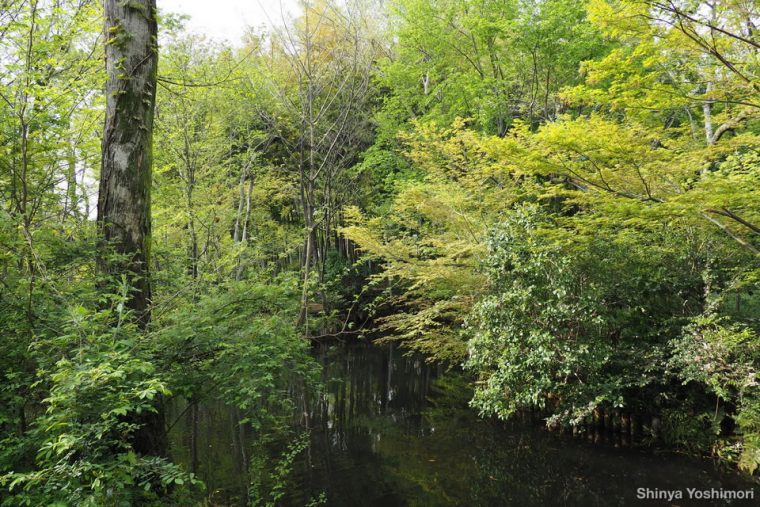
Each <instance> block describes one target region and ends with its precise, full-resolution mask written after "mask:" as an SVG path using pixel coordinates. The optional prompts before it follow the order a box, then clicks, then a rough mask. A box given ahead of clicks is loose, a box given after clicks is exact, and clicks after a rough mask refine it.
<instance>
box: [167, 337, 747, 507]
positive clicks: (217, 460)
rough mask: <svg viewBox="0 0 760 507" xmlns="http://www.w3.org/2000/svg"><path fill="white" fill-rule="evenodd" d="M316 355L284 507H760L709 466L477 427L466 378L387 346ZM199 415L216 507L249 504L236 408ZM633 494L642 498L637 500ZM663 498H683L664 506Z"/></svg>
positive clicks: (509, 427) (244, 445)
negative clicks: (730, 494) (318, 501)
mask: <svg viewBox="0 0 760 507" xmlns="http://www.w3.org/2000/svg"><path fill="white" fill-rule="evenodd" d="M315 354H316V356H317V357H318V359H319V361H320V362H321V363H322V365H323V366H324V371H323V381H324V383H325V386H326V387H325V390H324V392H323V393H322V394H321V395H319V396H318V398H317V399H312V400H310V401H309V400H308V399H307V397H306V396H304V397H303V399H302V406H301V407H299V409H298V418H297V419H298V421H297V422H296V424H298V425H300V426H303V427H308V428H309V429H310V431H311V437H310V441H309V445H308V447H307V448H306V449H305V450H304V451H303V452H302V453H301V454H299V456H298V458H297V459H296V460H295V462H294V463H293V466H292V471H291V479H290V480H291V483H290V484H289V486H288V488H287V491H286V492H285V496H284V498H283V499H282V500H281V501H280V503H281V504H282V505H294V506H295V505H305V504H306V503H307V502H308V501H309V500H310V499H312V498H315V497H318V496H319V495H320V494H324V495H325V497H326V498H327V503H326V505H331V506H341V507H342V506H346V507H348V506H351V507H354V506H361V507H372V506H378V507H393V506H446V505H451V506H492V505H493V506H515V507H523V506H605V507H606V506H627V505H649V506H659V505H760V486H758V485H757V484H753V483H752V482H749V481H748V480H747V479H745V478H742V477H741V476H739V475H737V474H734V473H731V472H728V471H721V470H720V469H719V468H717V467H716V466H715V465H714V464H713V463H712V462H710V461H707V460H699V459H693V458H687V457H685V456H681V455H677V454H673V453H653V452H651V451H647V450H644V449H641V448H638V447H636V446H633V447H631V446H627V443H626V442H624V441H622V440H620V438H619V437H618V438H615V437H614V436H607V435H597V436H592V437H590V436H576V437H573V436H567V435H566V436H562V435H557V434H553V433H549V432H547V431H545V430H543V429H541V428H539V427H536V426H535V425H533V424H504V423H499V422H496V421H485V420H481V419H479V418H478V417H476V415H475V414H474V412H473V411H472V410H471V409H469V408H468V406H467V401H468V399H469V397H470V395H471V392H470V390H469V388H468V386H467V383H466V382H465V380H464V379H463V377H462V376H461V374H459V373H457V372H451V371H449V372H446V371H444V370H442V369H441V368H440V367H437V366H435V365H429V364H426V363H425V362H424V361H423V360H422V359H421V358H419V357H415V356H408V355H403V354H402V353H401V352H400V351H399V350H397V349H394V348H391V347H390V346H384V347H379V346H372V345H368V344H358V345H357V344H354V345H335V346H330V347H327V346H326V347H323V348H321V349H319V350H317V351H315ZM190 417H191V414H189V413H188V414H187V415H186V416H184V418H183V419H189V418H190ZM196 417H197V419H196V420H197V421H198V423H197V428H198V435H197V449H198V451H197V455H196V462H197V470H198V474H199V475H200V477H201V478H202V479H204V481H206V483H207V484H208V486H209V492H210V493H211V494H212V497H213V498H214V499H216V502H217V503H215V504H216V505H237V504H239V505H242V504H244V502H245V500H244V496H245V493H244V492H245V490H246V485H247V483H248V481H249V474H248V471H247V469H248V466H249V465H250V462H251V460H252V459H254V458H255V456H251V449H250V448H249V445H248V443H249V442H250V440H251V438H252V434H253V433H254V432H252V431H250V429H247V428H246V427H245V426H240V425H239V424H238V421H239V419H240V414H239V413H236V411H235V410H234V409H229V408H224V407H221V406H217V407H210V406H206V407H201V409H200V410H199V412H198V414H197V416H196ZM189 427H190V425H189V422H188V421H185V420H181V421H180V424H178V425H177V428H175V430H174V433H175V436H174V439H173V440H174V442H175V449H174V452H175V455H176V456H177V457H178V459H180V460H181V461H184V462H185V463H186V464H188V466H189V464H190V461H191V460H192V457H191V453H190V451H189V447H188V445H189V438H187V437H188V432H189ZM177 434H178V435H177ZM753 486H754V489H755V492H754V495H755V499H756V500H754V501H751V500H750V501H743V502H742V501H736V500H733V501H731V500H722V501H721V500H713V501H705V500H702V501H696V500H690V499H689V493H688V491H687V488H697V489H699V490H708V489H711V488H714V489H716V490H721V489H723V490H725V491H728V490H748V489H752V488H753ZM639 488H647V490H648V493H649V498H650V499H649V500H646V499H645V500H639V499H638V498H637V495H638V494H639V491H640V490H639ZM666 490H671V491H677V492H681V495H682V496H683V498H682V499H678V498H677V497H675V498H674V499H673V500H672V501H668V500H666V499H664V495H665V491H666ZM646 492H647V491H644V493H646ZM653 496H654V497H657V498H663V499H651V498H652V497H653Z"/></svg>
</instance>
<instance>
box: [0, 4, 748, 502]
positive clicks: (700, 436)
mask: <svg viewBox="0 0 760 507" xmlns="http://www.w3.org/2000/svg"><path fill="white" fill-rule="evenodd" d="M299 5H300V7H299V10H298V12H297V14H295V15H294V16H293V17H292V18H287V19H282V20H281V21H282V23H281V24H278V26H277V27H273V28H251V29H250V30H249V31H248V33H247V34H246V36H245V37H244V38H243V40H241V41H240V42H239V43H238V44H235V45H232V44H229V43H226V42H219V41H215V40H213V39H209V38H207V37H204V36H203V35H198V34H191V33H189V32H188V31H187V30H186V29H185V25H186V23H187V17H186V16H183V15H182V14H177V13H169V12H161V11H159V9H158V8H157V5H156V1H155V0H105V1H99V0H56V1H52V0H8V1H3V2H0V329H2V338H0V339H1V340H2V341H0V505H2V506H16V505H29V506H36V505H82V506H87V505H91V506H101V505H104V506H105V505H109V506H111V505H113V506H117V505H118V506H120V505H162V506H170V505H178V506H179V505H182V506H184V505H196V504H197V505H204V502H206V503H205V504H208V502H210V501H211V500H210V499H211V498H212V496H213V492H212V491H208V490H207V489H206V486H205V485H204V483H203V481H201V480H200V479H199V478H198V474H197V471H198V467H199V459H200V457H199V456H198V455H197V453H195V452H194V453H193V455H191V456H189V461H187V463H189V465H187V464H185V465H180V464H179V463H177V462H174V461H172V459H171V458H170V456H169V452H168V451H169V440H168V436H167V434H168V431H169V428H170V427H171V426H173V424H174V423H176V421H171V420H169V419H170V418H169V417H168V416H167V414H168V412H167V411H168V407H170V406H171V404H172V403H173V401H174V400H176V399H184V400H186V401H187V408H186V410H187V412H186V414H185V415H187V417H189V418H190V420H191V426H192V425H193V424H196V426H197V420H198V414H199V407H201V406H203V405H204V403H206V402H208V401H210V400H215V401H218V402H222V403H224V404H225V405H227V406H230V407H234V410H235V411H236V415H235V418H234V419H235V420H236V421H240V422H239V423H237V425H236V426H235V427H234V428H233V431H234V432H238V433H239V437H238V440H239V441H240V442H243V440H244V438H243V434H244V433H245V432H248V431H250V432H252V433H253V434H255V435H256V438H255V439H254V440H253V441H251V442H249V443H248V444H246V445H242V444H241V445H240V449H239V450H238V452H240V453H242V454H243V455H244V460H243V462H244V463H245V468H246V469H245V472H244V476H245V477H246V485H247V486H246V494H245V495H244V497H245V498H244V499H243V500H241V501H242V502H243V504H245V505H277V504H278V503H281V502H282V501H283V498H284V495H285V494H286V490H287V487H288V480H289V478H288V477H289V473H290V471H291V469H292V467H293V463H295V462H297V460H298V459H300V458H299V456H301V455H303V453H308V451H309V445H310V444H309V439H308V436H304V435H303V434H302V433H300V432H298V431H297V430H296V429H295V428H294V427H293V426H292V425H291V424H290V421H291V419H292V417H293V411H294V410H295V407H298V406H300V404H302V403H303V402H304V400H303V399H301V398H304V397H306V395H305V394H304V393H307V392H308V393H316V394H315V395H317V396H318V395H319V393H321V392H323V391H322V390H323V389H324V385H323V381H322V380H321V374H320V371H321V370H322V368H321V366H320V364H319V362H318V361H316V360H315V359H314V357H312V355H311V354H310V350H311V347H312V345H313V344H314V343H318V342H324V341H328V340H340V341H357V340H366V339H368V337H370V336H380V337H381V338H380V340H379V343H387V342H393V343H397V344H399V345H400V346H402V347H404V348H406V349H408V350H411V351H414V352H415V353H421V354H423V355H424V356H425V357H426V358H427V360H428V361H430V362H432V363H436V364H441V365H442V367H444V366H446V365H450V366H455V367H460V366H461V367H462V368H463V369H464V370H465V372H466V373H467V375H469V376H470V377H471V378H472V379H473V386H474V395H473V398H472V400H471V403H470V406H471V409H472V410H473V411H474V412H475V413H477V414H478V415H480V416H482V417H497V418H499V419H503V420H509V419H510V418H514V417H515V416H517V415H519V414H522V413H534V414H541V417H542V419H544V420H545V424H546V425H547V426H548V427H549V428H550V429H554V430H558V431H563V432H568V433H573V432H576V433H577V432H579V431H583V429H584V428H595V429H603V430H604V431H605V432H607V431H612V432H613V433H616V434H621V435H629V436H630V437H631V438H643V439H645V440H646V441H648V442H651V444H652V445H655V446H665V447H668V448H673V449H679V450H682V451H684V452H687V453H691V454H694V455H702V456H705V455H707V456H712V457H713V458H715V459H718V460H720V461H722V462H724V463H726V464H728V465H729V466H730V467H732V468H734V469H736V470H737V471H739V472H740V473H742V474H744V475H745V476H746V477H748V478H749V480H753V481H757V474H758V472H760V386H759V385H758V381H759V379H758V369H759V368H760V336H759V333H760V191H759V190H758V189H760V38H759V36H758V31H759V30H760V11H759V10H758V9H759V7H758V5H757V2H752V1H744V0H714V1H709V2H708V1H692V0H672V1H668V2H661V1H649V0H582V1H578V0H348V1H346V2H342V1H340V2H339V1H333V0H305V1H303V2H301V3H300V4H299ZM104 63H105V65H104ZM192 421H196V422H195V423H193V422H192ZM196 433H197V432H194V431H190V434H191V435H195V434H196ZM192 438H195V437H192ZM193 448H195V447H193ZM283 449H285V451H283ZM697 486H698V485H697V484H695V487H696V489H697V490H699V488H698V487H697ZM700 491H701V490H700ZM306 500H307V501H308V502H311V503H310V505H318V504H321V503H324V502H329V499H326V498H324V497H323V496H321V495H316V496H315V497H314V498H311V499H306Z"/></svg>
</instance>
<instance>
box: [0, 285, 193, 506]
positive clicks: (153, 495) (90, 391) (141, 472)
mask: <svg viewBox="0 0 760 507" xmlns="http://www.w3.org/2000/svg"><path fill="white" fill-rule="evenodd" d="M124 301H125V296H124V295H123V294H122V295H121V296H118V297H116V298H113V300H112V305H111V307H110V308H109V309H107V310H104V311H101V312H97V313H92V312H89V311H87V310H86V309H84V308H82V307H76V308H74V309H72V311H71V320H70V321H69V322H68V323H67V325H66V327H65V328H64V329H63V331H64V333H65V334H63V335H61V336H56V337H54V338H52V339H51V340H49V341H46V342H42V343H38V344H36V347H39V348H47V347H55V348H59V349H61V350H62V351H64V352H63V357H62V358H61V359H60V360H58V361H56V363H55V364H53V365H51V366H50V368H49V369H42V370H40V372H39V373H38V377H39V380H38V382H39V383H41V384H46V385H48V386H49V395H48V397H47V398H46V399H45V400H44V401H43V402H44V404H45V406H46V409H45V415H43V416H42V417H40V418H38V419H37V420H36V421H35V425H34V430H33V437H34V438H35V439H37V440H38V441H39V449H38V451H37V455H36V459H35V466H34V469H33V470H32V471H29V472H11V473H9V474H6V475H5V476H4V477H3V478H2V480H3V482H4V483H6V484H7V485H8V488H9V490H10V491H11V492H12V493H14V496H13V497H12V498H11V499H9V500H8V501H7V502H6V503H7V504H8V505H43V504H45V505H47V504H56V505H59V504H60V505H92V506H96V505H133V504H135V503H141V504H144V505H167V504H171V503H173V501H172V500H171V498H172V496H173V495H178V494H180V493H181V489H177V487H178V486H183V485H185V484H187V485H188V486H189V485H196V486H197V485H200V483H199V482H198V481H197V480H196V479H195V478H194V477H193V476H192V475H189V474H187V473H185V472H183V471H182V470H181V469H180V468H179V467H177V466H176V465H174V464H172V463H170V462H169V461H167V460H165V459H162V458H157V457H149V456H142V455H138V454H136V453H135V452H134V451H133V450H132V442H133V439H134V438H135V434H136V432H137V431H138V430H139V427H140V423H139V422H138V421H139V420H140V418H139V416H140V414H142V413H144V412H150V411H154V410H155V403H154V402H155V399H156V398H157V397H158V396H161V395H168V394H170V393H169V391H168V389H167V387H166V384H165V382H164V381H163V380H162V379H161V378H160V377H159V376H158V375H157V372H156V369H155V366H154V365H153V364H152V363H150V362H149V360H148V359H147V358H146V357H145V348H144V344H143V343H141V342H140V336H139V333H138V332H137V330H136V328H135V327H134V324H132V323H130V322H128V319H127V315H126V314H125V312H124ZM170 493H171V495H170ZM176 498H177V502H178V503H177V504H178V505H179V504H181V503H182V501H181V500H180V497H176Z"/></svg>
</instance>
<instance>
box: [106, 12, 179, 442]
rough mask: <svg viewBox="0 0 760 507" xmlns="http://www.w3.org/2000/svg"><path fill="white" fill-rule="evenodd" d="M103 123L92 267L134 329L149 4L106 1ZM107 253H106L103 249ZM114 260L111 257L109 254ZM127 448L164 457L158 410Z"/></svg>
mask: <svg viewBox="0 0 760 507" xmlns="http://www.w3.org/2000/svg"><path fill="white" fill-rule="evenodd" d="M105 33H106V35H107V37H108V40H107V41H106V72H107V74H108V81H107V83H106V122H105V130H104V134H103V165H102V168H101V174H100V189H99V194H98V229H99V233H100V237H101V239H102V240H103V242H104V244H105V247H106V248H107V249H108V251H102V252H101V253H100V258H99V263H100V268H101V270H102V271H104V272H105V273H106V274H108V275H121V276H124V277H126V279H127V282H128V286H129V287H131V288H134V290H133V291H132V292H131V294H130V295H129V297H128V299H127V307H128V308H130V309H131V310H132V311H133V312H134V314H135V317H136V318H137V321H138V323H139V324H140V325H141V327H145V326H147V324H148V322H149V321H150V301H151V286H150V230H151V223H150V188H151V176H152V175H151V171H152V163H153V153H152V150H153V146H152V136H153V116H154V110H155V103H156V73H157V68H158V45H157V42H158V41H157V36H158V27H157V23H156V2H155V0H139V1H130V2H121V1H118V0H106V3H105ZM111 250H112V251H111ZM113 254H115V255H116V256H115V257H114V256H112V255H113ZM135 417H136V418H137V419H139V421H138V423H139V424H142V426H143V427H142V428H141V430H140V431H138V432H137V433H136V435H135V438H134V447H135V450H137V451H139V452H142V453H146V454H158V455H163V454H165V453H166V451H167V440H166V431H165V428H164V418H163V412H162V411H161V410H159V409H158V408H156V410H154V411H147V412H143V413H142V414H137V415H136V416H135Z"/></svg>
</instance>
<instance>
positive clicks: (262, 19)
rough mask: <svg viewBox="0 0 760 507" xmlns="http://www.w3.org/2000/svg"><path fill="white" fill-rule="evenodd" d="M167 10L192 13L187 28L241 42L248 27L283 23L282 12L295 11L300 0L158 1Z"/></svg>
mask: <svg viewBox="0 0 760 507" xmlns="http://www.w3.org/2000/svg"><path fill="white" fill-rule="evenodd" d="M157 3H158V8H159V9H160V10H161V11H163V12H174V13H180V14H189V15H190V16H191V17H190V21H189V23H188V25H187V28H188V29H189V30H190V31H191V32H194V33H202V34H205V35H207V36H209V37H212V38H214V39H217V40H227V41H229V42H231V43H233V44H235V43H238V42H239V41H240V38H241V37H242V35H243V33H245V29H246V27H247V26H254V27H260V26H262V25H264V26H271V25H273V24H274V25H280V24H282V21H281V20H282V15H281V13H280V5H282V11H283V12H285V14H286V15H287V14H288V13H290V14H295V13H296V11H297V6H298V0H158V1H157Z"/></svg>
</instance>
